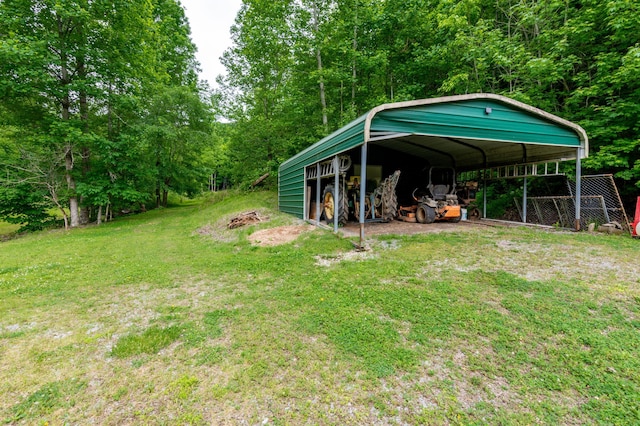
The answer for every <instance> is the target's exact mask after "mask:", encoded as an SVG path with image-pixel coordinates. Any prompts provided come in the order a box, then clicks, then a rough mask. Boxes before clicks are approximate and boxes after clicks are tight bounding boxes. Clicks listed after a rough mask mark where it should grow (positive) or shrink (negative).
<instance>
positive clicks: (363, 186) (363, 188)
mask: <svg viewBox="0 0 640 426" xmlns="http://www.w3.org/2000/svg"><path fill="white" fill-rule="evenodd" d="M366 192H367V143H366V142H365V143H364V144H362V148H360V212H359V215H358V216H359V218H360V247H364V211H365V205H364V203H365V198H366V194H365V193H366Z"/></svg>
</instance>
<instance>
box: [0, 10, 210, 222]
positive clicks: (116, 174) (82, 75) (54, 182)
mask: <svg viewBox="0 0 640 426" xmlns="http://www.w3.org/2000/svg"><path fill="white" fill-rule="evenodd" d="M132 40H135V42H132ZM197 66H198V65H197V63H196V61H195V46H194V45H193V43H192V42H191V39H190V30H189V25H188V22H187V20H186V17H185V14H184V10H183V8H182V6H181V5H180V3H179V2H178V1H176V0H154V1H151V2H147V1H142V0H135V1H120V0H114V1H110V2H79V1H63V2H59V1H51V0H44V1H40V2H37V3H33V2H28V1H20V0H10V1H3V2H0V152H1V150H4V151H6V152H8V153H10V154H11V155H10V156H7V157H6V158H1V160H0V161H2V163H3V164H2V166H7V167H8V168H12V169H20V170H21V174H22V176H20V179H18V180H16V179H14V178H13V177H11V178H10V177H8V176H7V175H3V176H0V183H1V184H2V186H15V182H22V183H24V182H26V183H27V184H28V186H30V187H31V191H32V193H33V198H34V202H37V201H38V200H35V198H38V197H39V198H40V200H39V201H40V202H41V203H42V202H44V201H45V200H47V201H48V202H49V203H51V204H54V205H56V207H57V208H58V209H59V210H61V211H62V210H63V208H64V209H66V210H68V211H69V215H70V225H71V226H72V227H75V226H78V225H80V224H81V222H82V224H86V223H87V222H88V221H89V220H91V219H94V218H95V216H94V217H93V218H92V217H89V213H90V212H93V213H94V215H95V214H96V212H97V211H98V208H97V207H103V208H104V207H106V206H110V207H111V209H112V211H113V210H114V209H115V210H120V209H127V210H130V209H131V207H132V206H134V205H137V206H140V205H144V204H150V202H151V201H152V200H154V199H158V198H163V199H164V200H166V193H167V191H169V190H173V191H176V192H179V193H183V194H190V195H191V194H194V193H197V192H198V191H199V190H201V188H202V186H203V185H205V184H206V180H207V175H208V173H209V170H205V169H204V168H202V167H199V163H200V159H199V156H198V153H199V152H200V150H201V148H202V147H203V146H204V145H205V144H207V143H208V142H209V139H210V129H209V128H208V123H209V121H210V117H209V109H210V108H211V106H210V105H209V102H208V101H204V98H205V96H202V94H201V92H202V90H203V89H202V88H200V87H199V85H198V81H197V76H196V70H197ZM169 104H171V105H172V106H175V109H173V110H172V109H170V108H167V106H168V105H169ZM172 114H173V116H172ZM178 116H185V117H184V119H185V122H184V123H182V122H181V123H178V122H177V121H176V118H178ZM163 120H164V121H163ZM187 122H188V123H187ZM158 193H159V194H160V195H161V197H158V195H157V194H158ZM14 208H15V209H16V210H18V211H19V215H21V216H22V217H21V220H22V219H29V218H31V217H34V216H33V214H32V213H30V212H28V211H27V210H26V209H27V207H24V206H22V205H15V206H14ZM140 208H142V207H140ZM29 220H30V219H29ZM38 220H39V219H37V218H35V217H34V219H33V224H29V225H27V228H39V227H41V225H40V224H39V222H38Z"/></svg>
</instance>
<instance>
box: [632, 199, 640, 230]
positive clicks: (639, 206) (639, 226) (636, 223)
mask: <svg viewBox="0 0 640 426" xmlns="http://www.w3.org/2000/svg"><path fill="white" fill-rule="evenodd" d="M631 235H632V236H633V237H636V238H640V197H638V202H637V203H636V217H635V219H634V220H633V224H632V225H631Z"/></svg>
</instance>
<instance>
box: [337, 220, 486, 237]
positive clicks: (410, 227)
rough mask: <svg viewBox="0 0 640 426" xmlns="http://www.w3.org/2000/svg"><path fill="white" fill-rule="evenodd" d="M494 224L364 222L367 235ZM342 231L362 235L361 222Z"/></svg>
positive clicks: (443, 229) (462, 228)
mask: <svg viewBox="0 0 640 426" xmlns="http://www.w3.org/2000/svg"><path fill="white" fill-rule="evenodd" d="M491 225H492V224H490V223H486V222H484V221H483V222H480V221H471V220H467V221H461V222H458V223H452V222H435V223H430V224H428V225H425V224H422V223H411V222H403V221H399V220H394V221H391V222H388V223H381V222H372V223H365V224H364V233H365V236H368V235H384V234H396V235H413V234H428V233H440V232H459V231H464V230H467V229H473V228H479V227H480V228H481V227H486V226H491ZM340 230H341V231H342V233H343V234H344V235H345V236H347V237H353V236H355V237H358V236H360V224H359V223H357V222H349V223H347V224H346V225H345V226H344V227H342V228H340Z"/></svg>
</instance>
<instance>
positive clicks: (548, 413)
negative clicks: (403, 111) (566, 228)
mask: <svg viewBox="0 0 640 426" xmlns="http://www.w3.org/2000/svg"><path fill="white" fill-rule="evenodd" d="M275 200H276V197H275V194H273V193H266V192H265V193H253V194H222V193H220V194H217V195H215V196H214V197H213V198H211V199H208V200H205V201H202V202H190V203H185V204H181V205H179V206H174V207H171V208H167V209H161V210H156V211H151V212H148V213H145V214H141V215H137V216H130V217H126V218H120V219H118V220H116V221H114V222H111V223H108V224H104V225H102V226H100V227H88V228H85V229H79V230H74V231H72V232H64V231H53V232H43V233H38V234H34V235H29V236H26V237H23V238H19V239H15V240H11V241H6V242H3V243H0V364H1V368H0V421H2V420H4V421H5V422H6V423H10V424H11V423H16V424H22V423H24V424H34V423H35V424H38V423H43V424H44V423H45V422H49V423H50V424H62V423H65V422H68V423H72V424H86V423H97V424H113V425H116V424H118V425H119V424H131V423H134V424H138V423H150V424H240V423H243V424H340V425H343V424H382V425H386V424H405V423H409V424H447V423H448V424H486V423H493V424H497V423H502V424H523V423H524V424H530V423H565V424H567V423H569V424H580V423H607V424H611V423H638V422H640V358H639V357H638V356H637V355H638V352H639V351H640V266H639V263H640V262H639V261H640V241H634V240H631V239H630V238H629V237H628V236H627V237H620V236H610V235H590V234H586V233H568V232H545V231H540V230H531V229H525V228H492V227H482V228H472V227H461V228H460V230H459V231H456V232H452V233H446V234H445V233H440V234H436V233H432V234H424V235H412V236H393V235H391V236H384V237H376V238H375V239H372V240H371V242H370V245H371V249H370V250H368V251H366V252H355V251H353V245H352V244H351V243H350V242H349V241H348V240H344V239H339V238H336V237H335V236H334V235H333V234H331V233H328V232H326V231H322V230H311V231H308V232H305V233H303V234H302V235H301V236H300V237H299V238H298V239H297V240H295V241H294V242H291V243H287V244H282V245H275V246H260V245H256V244H253V243H252V242H251V241H250V239H249V236H250V234H252V233H255V232H256V231H257V230H260V229H266V228H274V227H278V226H282V225H296V224H299V222H298V221H297V220H295V219H293V218H291V217H289V216H286V215H283V214H280V213H278V212H276V211H275ZM254 209H258V210H259V212H260V213H261V214H262V215H263V216H268V217H269V220H268V221H264V222H261V223H259V224H257V225H252V226H248V227H242V228H238V229H236V230H228V229H226V224H227V223H228V221H229V219H230V218H231V217H232V216H234V215H236V214H238V213H240V212H243V211H246V210H254ZM424 226H438V225H437V224H434V225H424Z"/></svg>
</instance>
